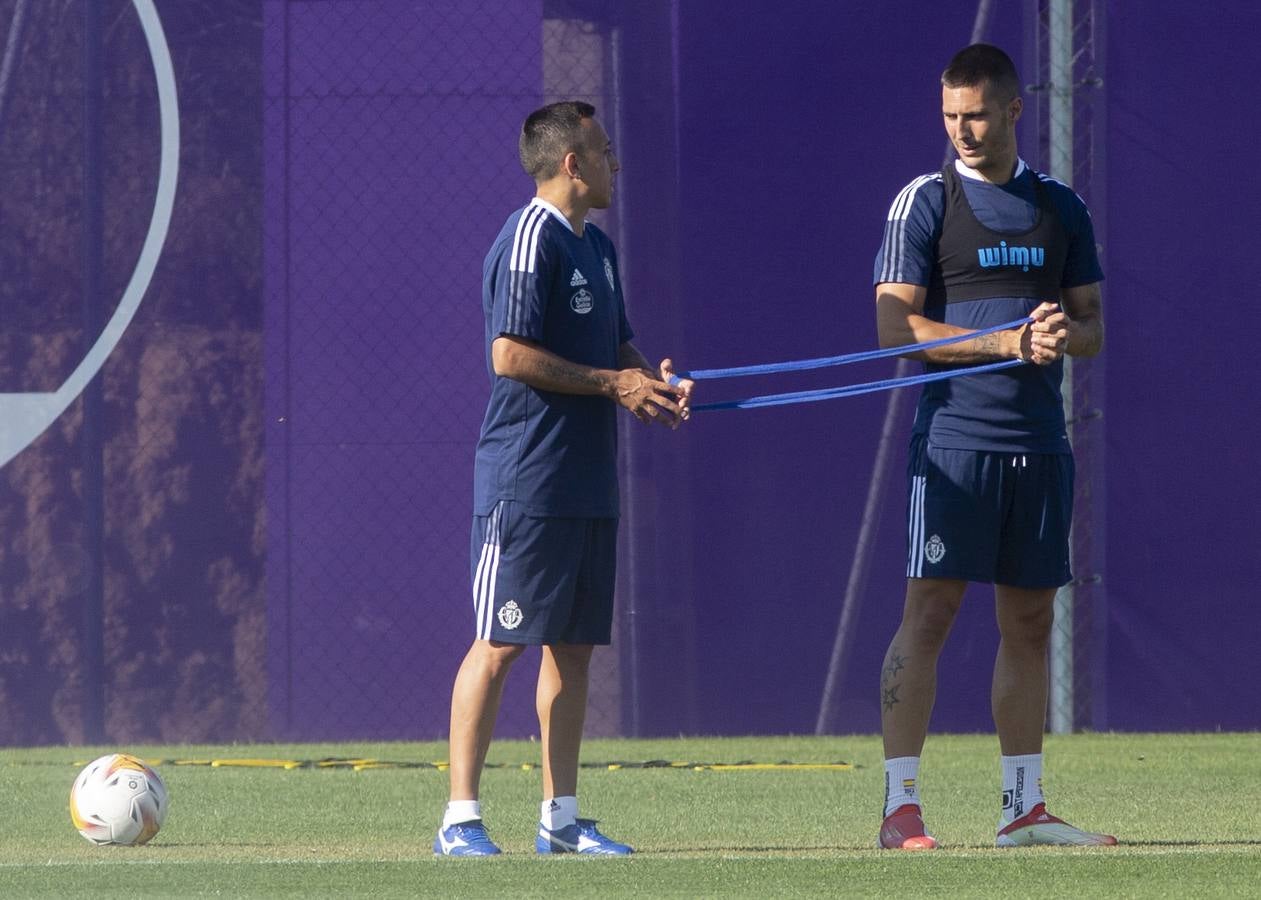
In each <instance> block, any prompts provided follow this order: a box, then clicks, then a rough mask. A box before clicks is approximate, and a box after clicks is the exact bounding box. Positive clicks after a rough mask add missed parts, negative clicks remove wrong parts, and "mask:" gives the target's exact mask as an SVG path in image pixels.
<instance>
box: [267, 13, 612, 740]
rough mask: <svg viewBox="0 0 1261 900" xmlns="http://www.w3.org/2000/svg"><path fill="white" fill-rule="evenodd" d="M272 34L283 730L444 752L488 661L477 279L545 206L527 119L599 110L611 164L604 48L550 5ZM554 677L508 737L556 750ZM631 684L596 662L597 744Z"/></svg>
mask: <svg viewBox="0 0 1261 900" xmlns="http://www.w3.org/2000/svg"><path fill="white" fill-rule="evenodd" d="M264 11H265V17H266V18H265V26H264V40H265V46H264V58H265V59H266V60H268V70H267V77H266V99H265V107H264V120H265V144H266V156H267V177H266V196H267V204H268V207H267V215H266V224H265V238H264V241H265V255H266V259H267V263H266V281H267V288H266V297H267V300H266V303H267V308H268V329H267V333H268V335H269V344H268V348H267V366H266V371H267V414H268V495H267V496H268V502H267V507H268V511H269V515H270V518H269V521H268V534H269V544H270V547H271V550H270V555H269V563H268V565H269V569H268V595H269V608H270V611H271V612H270V619H269V623H268V634H269V638H270V648H269V654H270V661H271V673H272V685H273V687H272V694H271V704H272V712H273V718H274V721H275V723H276V729H277V733H278V734H279V735H282V736H285V737H291V738H299V739H314V738H330V737H345V738H351V737H364V736H370V737H436V736H440V735H442V734H444V733H445V730H446V716H447V710H448V708H449V696H450V689H451V683H452V679H453V677H454V674H455V670H456V668H457V666H458V664H459V660H460V658H461V657H462V656H463V653H464V652H465V650H466V649H467V647H468V645H469V643H470V641H471V640H472V636H473V619H472V599H471V589H470V586H469V573H468V563H467V559H468V541H469V529H470V525H471V516H472V506H471V488H472V460H473V453H474V448H475V444H476V438H477V434H478V429H479V426H480V424H481V418H482V415H483V413H484V411H485V405H486V399H487V396H488V393H489V378H488V374H487V369H486V360H485V358H484V351H483V333H482V331H483V324H482V312H481V303H480V286H481V265H482V259H483V257H484V256H485V253H486V251H487V250H488V248H489V245H490V242H491V241H492V240H493V238H494V236H495V234H496V233H497V231H498V230H499V228H500V226H501V225H502V223H503V221H504V219H505V218H506V217H507V215H508V214H509V213H510V212H511V211H512V210H513V209H515V208H517V207H519V206H521V205H523V204H524V203H525V202H526V201H527V200H528V199H529V197H530V196H531V195H532V193H533V185H532V183H531V182H530V180H529V179H528V177H527V176H526V175H525V174H524V173H523V172H522V170H521V167H520V163H519V162H518V160H517V151H516V139H517V135H518V134H519V131H520V124H521V121H522V120H523V119H524V117H525V115H526V114H527V113H528V112H529V111H530V110H532V109H534V108H536V107H537V106H539V105H541V104H542V103H544V102H550V101H551V100H555V99H563V98H581V99H585V100H589V101H590V102H592V103H594V104H595V105H596V106H597V108H598V109H599V110H600V115H601V116H602V117H604V118H605V119H606V120H607V125H608V127H609V129H610V132H611V134H612V136H613V138H614V140H616V133H615V119H616V116H615V115H610V111H611V110H612V109H614V108H615V106H614V103H613V97H612V84H611V78H610V73H611V71H612V68H613V57H612V54H611V52H610V32H609V29H608V27H607V25H606V24H605V23H602V22H598V21H595V20H592V19H589V18H583V16H582V13H583V11H582V10H581V9H580V8H578V7H577V6H576V5H574V4H565V5H564V8H559V5H558V8H557V9H552V7H551V6H550V5H549V4H540V3H539V2H537V0H533V2H521V0H515V2H508V3H504V2H494V3H491V2H489V0H487V2H480V3H479V2H447V3H373V4H361V3H344V2H341V3H339V2H307V3H268V4H265V5H264ZM601 224H602V225H603V226H604V227H606V228H608V229H609V230H611V231H612V232H613V233H614V234H615V235H616V232H617V221H616V219H615V218H612V217H609V218H606V219H605V220H603V221H602V222H601ZM537 658H538V657H537V651H535V652H533V653H532V654H531V655H529V656H527V658H526V660H523V662H522V663H519V664H518V666H517V670H516V671H514V673H513V677H512V678H511V679H510V681H509V687H508V690H507V694H506V696H505V701H504V705H503V712H502V713H501V716H500V725H499V729H498V733H500V734H502V735H507V736H525V735H530V734H534V733H536V732H537V724H536V721H535V713H534V703H533V677H532V674H533V671H532V670H533V666H536V665H537ZM616 659H617V658H616V655H615V653H614V652H611V651H603V652H601V653H599V654H597V656H596V662H595V667H596V671H595V672H594V673H593V690H592V696H591V702H590V711H589V714H588V718H589V722H590V727H589V728H588V732H589V733H592V734H601V733H604V734H611V733H617V732H618V731H619V730H620V709H619V691H618V684H617V664H616Z"/></svg>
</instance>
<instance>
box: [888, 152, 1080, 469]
mask: <svg viewBox="0 0 1261 900" xmlns="http://www.w3.org/2000/svg"><path fill="white" fill-rule="evenodd" d="M955 170H956V171H957V172H959V173H960V179H959V180H960V182H961V183H962V186H963V190H964V194H965V196H966V197H967V201H968V205H969V206H970V207H971V208H972V212H973V213H974V214H975V216H976V218H977V220H978V221H979V222H980V223H981V224H982V225H984V226H985V227H986V228H989V229H991V230H993V231H995V232H1000V233H1003V232H1006V233H1021V232H1025V231H1028V230H1029V229H1030V228H1031V227H1033V225H1034V223H1035V222H1036V220H1037V216H1038V202H1037V186H1036V183H1035V181H1034V179H1040V180H1041V184H1042V186H1043V187H1044V188H1045V189H1046V190H1047V191H1048V193H1049V197H1050V200H1051V203H1052V204H1053V205H1054V208H1055V210H1056V213H1057V214H1058V216H1059V220H1060V222H1061V223H1062V225H1063V227H1064V230H1065V232H1066V238H1067V243H1068V256H1067V259H1066V260H1065V263H1064V270H1063V273H1062V275H1061V278H1060V287H1062V288H1069V287H1078V286H1080V285H1085V284H1093V283H1094V282H1097V281H1101V280H1103V271H1102V269H1101V268H1100V266H1099V257H1098V254H1097V253H1096V250H1095V233H1094V226H1093V225H1092V224H1091V221H1090V213H1089V211H1088V210H1087V208H1086V204H1085V203H1083V202H1082V199H1081V198H1080V197H1078V196H1077V194H1075V193H1074V192H1073V190H1072V189H1071V188H1069V187H1068V186H1067V185H1065V184H1063V183H1061V182H1059V181H1056V180H1055V179H1053V178H1050V177H1048V176H1046V175H1043V174H1041V173H1039V172H1035V171H1034V170H1032V169H1030V168H1029V167H1027V166H1026V165H1025V164H1024V162H1023V161H1020V162H1019V163H1018V164H1017V167H1016V173H1015V176H1014V177H1013V178H1012V179H1011V180H1010V181H1008V182H1007V183H1006V184H1002V185H995V184H990V183H989V182H986V181H980V180H978V179H976V178H975V177H974V176H972V177H969V176H970V172H968V170H967V169H966V168H965V167H963V166H961V165H958V164H956V166H955ZM944 208H945V190H944V188H943V185H942V175H941V173H940V172H933V173H930V174H928V175H921V176H920V177H918V178H916V179H915V180H913V181H912V182H910V184H908V185H907V186H906V187H904V188H903V189H902V190H901V191H900V192H899V193H898V195H897V197H896V198H895V199H894V201H893V205H892V206H891V207H890V209H889V216H888V220H887V221H886V223H885V232H884V240H883V242H882V244H881V247H880V251H879V253H878V254H877V255H876V265H875V276H874V282H875V283H876V284H882V283H886V282H895V283H901V284H914V285H921V286H924V287H927V286H928V285H929V284H931V282H932V278H933V269H934V267H935V266H936V265H937V241H938V238H939V237H940V236H941V228H942V220H943V215H944ZM1059 299H1060V298H1059V297H1058V296H1055V297H1043V298H1021V297H988V298H985V299H980V300H964V301H955V302H952V303H940V304H935V305H932V306H926V308H925V310H924V315H925V316H927V317H928V318H930V319H934V320H935V321H940V322H946V323H947V324H950V325H955V326H958V327H960V328H970V329H980V328H987V327H989V326H991V325H1001V324H1003V323H1004V322H1010V321H1013V320H1015V319H1018V318H1020V317H1021V316H1024V315H1027V314H1028V313H1029V312H1031V311H1032V310H1033V309H1034V308H1035V307H1036V306H1037V305H1038V304H1039V303H1040V302H1042V301H1044V300H1047V301H1052V302H1059ZM926 368H927V369H928V370H929V371H941V370H943V369H949V368H957V367H952V366H941V365H935V364H930V365H927V366H926ZM1063 373H1064V366H1063V363H1062V362H1056V363H1054V364H1053V365H1049V366H1034V365H1025V366H1016V367H1014V368H1011V369H1004V370H1001V371H998V372H987V373H984V374H981V375H963V376H959V377H957V378H950V379H947V380H945V381H938V382H932V383H930V384H926V385H924V391H923V394H922V395H921V396H920V402H919V407H918V410H917V412H916V417H915V427H914V433H915V434H927V435H928V436H929V440H930V441H931V442H932V444H933V445H935V446H938V447H948V448H952V449H957V450H985V451H997V452H1014V453H1020V452H1024V453H1068V452H1070V447H1069V443H1068V437H1067V434H1066V430H1065V427H1064V401H1063V396H1062V395H1061V393H1060V382H1061V380H1062V378H1063Z"/></svg>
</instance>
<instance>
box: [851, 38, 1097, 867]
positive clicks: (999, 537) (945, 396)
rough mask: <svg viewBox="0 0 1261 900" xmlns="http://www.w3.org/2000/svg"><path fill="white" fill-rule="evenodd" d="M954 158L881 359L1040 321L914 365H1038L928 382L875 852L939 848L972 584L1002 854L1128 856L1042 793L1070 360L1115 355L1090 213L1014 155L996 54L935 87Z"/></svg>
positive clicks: (887, 707) (887, 702) (959, 66)
mask: <svg viewBox="0 0 1261 900" xmlns="http://www.w3.org/2000/svg"><path fill="white" fill-rule="evenodd" d="M941 84H942V92H941V95H942V116H943V118H944V122H945V126H946V133H947V135H948V136H949V138H950V142H951V144H952V145H953V147H954V150H955V152H956V153H957V154H958V159H957V160H953V161H951V162H950V163H948V164H947V165H946V166H945V167H944V168H943V169H942V170H941V171H940V172H933V173H930V174H927V175H922V176H920V177H918V178H916V179H914V180H913V181H911V182H910V183H909V184H908V185H907V186H906V187H905V188H903V189H902V191H901V192H900V193H899V194H898V195H897V197H896V198H895V200H894V201H893V205H892V207H891V208H890V210H889V216H888V220H887V222H886V224H885V232H884V241H883V244H882V245H881V248H880V252H879V254H878V255H877V257H876V266H875V279H874V280H875V285H876V317H877V326H878V329H879V333H880V343H881V346H885V347H896V346H902V345H906V344H916V343H923V342H926V341H932V340H934V339H937V338H944V337H950V336H954V335H960V334H967V333H969V332H973V331H979V330H982V329H985V328H989V327H991V326H995V325H1001V324H1003V323H1005V322H1010V321H1013V320H1016V319H1019V318H1022V317H1026V316H1027V317H1029V318H1031V319H1032V320H1033V321H1032V322H1031V323H1029V324H1026V325H1024V326H1023V327H1020V328H1018V329H1012V330H1008V331H999V332H997V333H993V334H988V335H983V336H979V337H977V338H974V339H972V340H967V341H962V342H960V343H954V344H950V345H947V346H943V347H937V348H935V349H932V350H927V351H920V352H917V353H914V354H911V357H912V358H914V359H919V360H921V361H923V362H924V363H925V364H926V367H927V369H928V370H929V371H941V370H946V369H951V368H957V367H962V366H972V365H980V364H983V363H991V362H996V361H1000V360H1009V359H1011V360H1015V359H1018V360H1021V361H1023V362H1025V363H1026V365H1021V366H1016V367H1014V368H1007V369H1002V370H999V371H994V372H987V373H983V374H977V375H964V376H959V377H955V378H951V379H947V380H944V381H938V382H934V383H930V384H927V385H925V387H924V392H923V395H922V396H921V398H920V402H919V408H918V410H917V413H916V418H915V426H914V428H913V430H912V434H911V445H910V459H909V464H908V476H909V497H908V504H907V514H908V530H907V534H908V544H909V546H908V554H907V572H906V574H907V585H906V598H905V602H904V606H903V611H902V621H901V624H900V625H899V627H898V630H897V632H896V633H895V634H894V636H893V640H892V642H891V643H890V645H889V649H888V652H887V653H886V655H885V658H884V667H883V669H882V670H881V675H880V699H881V724H882V729H883V733H884V751H885V809H884V816H885V818H884V822H883V824H882V825H881V828H880V834H879V845H880V846H881V847H885V848H898V849H908V850H911V849H932V848H934V847H936V846H937V841H936V839H935V838H934V837H933V836H932V835H931V834H929V833H928V831H927V830H926V828H925V826H924V818H923V812H922V805H921V800H920V790H919V761H920V753H921V751H922V749H923V746H924V741H925V738H926V736H927V732H928V721H929V716H930V714H931V712H932V707H933V698H934V696H935V694H936V688H937V659H938V656H939V654H940V652H941V649H942V646H943V645H944V643H945V640H946V636H947V635H948V634H949V632H950V626H951V624H952V623H953V622H954V619H955V616H956V614H957V613H958V610H959V605H960V603H961V602H962V600H963V595H964V590H965V589H966V588H967V585H968V583H969V582H982V583H988V584H993V585H994V596H995V606H996V611H997V618H998V630H999V636H1000V640H999V647H998V657H997V660H996V661H995V665H994V680H993V688H992V694H991V702H992V706H993V715H994V724H995V726H996V728H997V731H998V739H999V746H1000V749H1001V753H1002V781H1003V788H1002V798H1003V805H1002V812H1001V814H1000V817H999V822H998V828H997V834H996V842H997V844H998V846H1000V847H1014V846H1020V845H1027V844H1059V845H1095V844H1115V843H1116V839H1115V838H1114V837H1112V836H1110V835H1105V834H1094V833H1091V832H1087V831H1083V830H1081V829H1079V828H1075V827H1073V826H1071V825H1069V824H1068V823H1066V822H1064V821H1062V820H1060V819H1058V818H1056V817H1055V816H1052V815H1050V814H1049V813H1048V812H1047V810H1046V804H1045V799H1044V797H1043V794H1042V734H1043V727H1044V723H1045V720H1046V706H1047V687H1048V677H1047V645H1048V641H1049V639H1050V634H1051V625H1052V619H1053V615H1054V613H1053V602H1054V599H1055V594H1056V590H1057V589H1058V588H1059V587H1060V586H1061V585H1064V584H1066V583H1067V582H1068V581H1069V580H1070V578H1071V574H1070V572H1069V562H1068V546H1069V545H1068V532H1069V524H1070V522H1071V521H1072V501H1073V457H1072V451H1071V448H1070V447H1069V442H1068V437H1067V433H1066V429H1065V424H1064V411H1063V399H1062V396H1061V393H1060V381H1061V376H1062V374H1063V357H1064V355H1065V354H1068V355H1070V356H1093V355H1095V354H1096V353H1098V352H1099V349H1100V346H1101V344H1102V342H1103V318H1102V314H1101V301H1100V291H1099V282H1100V281H1101V280H1102V279H1103V272H1102V271H1101V269H1100V266H1099V260H1098V258H1097V255H1096V252H1095V238H1094V230H1093V227H1092V225H1091V221H1090V214H1089V212H1088V211H1087V209H1086V206H1085V204H1084V203H1083V202H1082V200H1081V198H1079V197H1078V196H1077V195H1076V194H1075V193H1073V191H1072V189H1070V188H1069V187H1067V186H1066V185H1064V184H1061V183H1060V182H1058V181H1055V180H1054V179H1051V178H1049V177H1047V176H1045V175H1042V174H1040V173H1038V172H1035V171H1033V170H1032V169H1030V168H1029V167H1028V166H1027V165H1026V164H1025V163H1024V161H1023V160H1022V159H1020V157H1019V155H1018V154H1017V151H1016V123H1017V121H1018V120H1019V119H1020V113H1021V109H1022V102H1021V99H1020V81H1019V79H1018V77H1017V75H1016V69H1015V66H1014V65H1013V64H1012V61H1011V59H1010V58H1009V57H1008V56H1007V54H1005V53H1004V52H1003V51H1002V50H1000V49H998V48H997V47H993V46H990V45H988V44H974V45H972V46H970V47H966V48H964V49H963V50H961V51H960V52H959V53H958V54H956V55H955V57H954V59H952V60H951V62H950V65H949V66H948V67H947V68H946V70H945V72H944V73H942V76H941Z"/></svg>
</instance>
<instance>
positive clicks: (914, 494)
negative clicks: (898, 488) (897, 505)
mask: <svg viewBox="0 0 1261 900" xmlns="http://www.w3.org/2000/svg"><path fill="white" fill-rule="evenodd" d="M927 483H928V479H927V478H925V477H924V476H923V475H915V476H913V477H912V478H911V509H910V515H909V517H908V522H907V545H908V546H907V551H908V552H907V562H906V576H907V577H908V578H922V577H923V575H924V488H925V486H926V485H927Z"/></svg>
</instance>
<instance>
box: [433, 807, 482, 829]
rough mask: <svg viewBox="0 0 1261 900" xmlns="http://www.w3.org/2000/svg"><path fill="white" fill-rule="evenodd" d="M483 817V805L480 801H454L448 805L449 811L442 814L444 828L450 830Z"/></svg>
mask: <svg viewBox="0 0 1261 900" xmlns="http://www.w3.org/2000/svg"><path fill="white" fill-rule="evenodd" d="M481 817H482V804H481V801H479V800H452V801H451V802H450V803H448V804H447V811H446V812H445V813H443V814H442V827H443V828H444V829H446V828H450V827H451V826H452V825H455V824H458V823H460V822H471V821H473V820H474V819H480V818H481Z"/></svg>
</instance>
